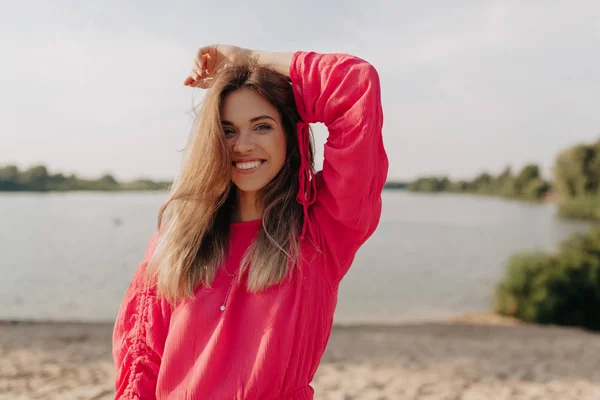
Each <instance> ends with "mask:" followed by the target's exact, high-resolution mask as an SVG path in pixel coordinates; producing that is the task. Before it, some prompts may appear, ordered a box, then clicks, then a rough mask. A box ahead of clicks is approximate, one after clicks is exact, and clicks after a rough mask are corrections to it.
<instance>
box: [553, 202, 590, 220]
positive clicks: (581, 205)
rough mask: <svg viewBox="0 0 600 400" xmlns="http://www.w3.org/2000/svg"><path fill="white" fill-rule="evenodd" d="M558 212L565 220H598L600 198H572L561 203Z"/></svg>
mask: <svg viewBox="0 0 600 400" xmlns="http://www.w3.org/2000/svg"><path fill="white" fill-rule="evenodd" d="M558 212H559V215H560V216H562V217H565V218H580V219H591V220H600V198H598V196H579V197H572V198H569V199H567V200H565V201H563V202H561V204H560V205H559V208H558Z"/></svg>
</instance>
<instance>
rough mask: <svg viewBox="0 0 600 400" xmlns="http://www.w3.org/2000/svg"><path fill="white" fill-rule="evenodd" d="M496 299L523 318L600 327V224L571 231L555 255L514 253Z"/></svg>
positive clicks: (498, 304)
mask: <svg viewBox="0 0 600 400" xmlns="http://www.w3.org/2000/svg"><path fill="white" fill-rule="evenodd" d="M494 303H495V304H494V307H495V310H496V312H497V313H499V314H502V315H508V316H512V317H516V318H519V319H522V320H525V321H530V322H536V323H541V324H556V325H567V326H580V327H584V328H588V329H594V330H600V229H594V230H593V231H591V232H590V233H588V234H575V235H573V236H572V237H571V238H569V239H567V240H565V241H564V242H562V243H561V245H560V248H559V251H558V252H557V253H556V254H545V253H539V252H538V253H523V254H517V255H515V256H513V257H512V258H511V259H510V260H509V262H508V265H507V268H506V276H505V278H504V280H503V281H502V282H500V283H499V284H498V286H497V288H496V292H495V298H494Z"/></svg>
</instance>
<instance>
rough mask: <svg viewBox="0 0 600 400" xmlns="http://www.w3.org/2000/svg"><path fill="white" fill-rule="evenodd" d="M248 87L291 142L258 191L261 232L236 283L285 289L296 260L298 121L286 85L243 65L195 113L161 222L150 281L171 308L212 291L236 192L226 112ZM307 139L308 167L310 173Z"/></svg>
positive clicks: (267, 71)
mask: <svg viewBox="0 0 600 400" xmlns="http://www.w3.org/2000/svg"><path fill="white" fill-rule="evenodd" d="M241 88H250V89H252V90H255V91H256V92H257V93H258V94H260V95H261V96H263V97H264V98H265V99H266V100H268V101H269V102H270V103H271V104H273V106H275V108H277V110H278V111H279V114H280V117H281V122H282V125H283V127H284V133H285V135H286V142H287V154H286V162H285V163H284V166H283V167H282V169H281V171H280V172H279V173H278V174H277V176H276V177H275V178H274V179H273V180H272V181H271V182H270V183H269V184H268V185H267V186H266V187H265V188H263V189H262V190H261V191H260V193H259V199H260V201H262V202H263V207H264V213H263V217H262V229H261V230H260V231H259V234H258V236H257V238H256V240H255V241H254V242H253V243H252V245H251V246H250V247H249V249H248V250H247V252H246V254H245V255H244V257H243V259H242V263H241V265H240V271H239V273H238V279H241V277H242V276H243V275H244V272H245V271H246V270H248V283H247V289H248V290H249V291H252V292H258V291H261V290H264V289H266V288H268V287H270V286H273V285H276V284H278V283H281V282H282V281H283V280H284V279H285V278H286V276H287V275H288V273H289V272H290V269H291V268H292V267H293V266H294V265H296V261H297V259H298V256H299V229H300V228H301V226H302V223H303V218H304V215H303V209H302V206H301V205H300V204H299V203H298V202H297V200H296V195H297V193H298V187H299V178H298V171H299V169H300V161H301V160H300V150H299V145H298V138H297V135H296V124H297V123H298V121H299V119H300V118H299V115H298V111H297V108H296V104H295V101H294V94H293V91H292V87H291V84H290V82H289V79H288V78H287V77H285V76H284V75H282V74H280V73H278V72H276V71H275V70H274V69H271V68H266V67H263V66H259V65H257V64H256V63H255V62H253V61H251V60H243V61H241V62H239V63H237V64H236V65H233V66H229V67H226V68H224V69H223V70H222V71H220V72H219V73H218V74H217V76H215V78H214V80H213V83H212V86H211V88H210V89H209V90H208V91H207V93H206V96H205V98H204V100H203V103H202V106H201V108H200V110H199V112H198V113H197V115H196V119H195V122H194V124H193V127H192V130H191V133H190V137H189V142H188V144H187V146H186V148H185V151H184V157H183V164H182V168H181V171H180V173H179V176H178V177H177V178H176V179H175V181H174V183H173V186H172V187H171V190H170V194H169V197H168V198H167V200H166V201H165V202H164V204H163V205H162V207H161V209H160V212H159V216H158V230H159V232H160V234H159V238H158V242H157V245H156V248H155V249H154V252H153V254H152V256H151V258H150V260H149V262H148V265H147V268H146V277H147V278H148V279H149V280H148V282H152V283H153V284H155V285H156V291H157V294H158V295H160V296H164V297H165V298H166V299H167V300H169V301H170V302H172V303H175V302H178V301H181V300H184V299H189V298H193V295H194V291H195V288H196V287H197V286H198V285H204V286H205V287H210V285H211V283H212V281H213V280H214V278H215V276H216V273H217V270H218V269H219V267H220V266H221V265H222V264H223V263H224V262H225V258H226V255H227V247H228V240H229V232H230V224H231V222H232V221H231V217H232V213H233V211H234V207H235V204H236V203H235V196H236V190H235V187H234V186H233V183H232V181H231V158H230V154H229V148H228V146H227V144H226V141H225V138H224V136H223V128H222V126H221V118H220V114H221V107H222V104H223V100H224V98H225V97H226V96H227V95H228V94H229V93H231V92H233V91H235V90H237V89H241ZM313 152H314V150H313V141H312V138H310V146H309V157H310V160H309V168H311V169H312V168H313V162H312V160H313Z"/></svg>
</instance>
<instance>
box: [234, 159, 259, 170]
mask: <svg viewBox="0 0 600 400" xmlns="http://www.w3.org/2000/svg"><path fill="white" fill-rule="evenodd" d="M265 162H266V160H252V161H242V162H234V163H232V164H233V166H234V167H235V169H236V170H238V171H240V172H251V171H254V170H255V169H257V168H258V167H260V166H261V165H263V164H264V163H265Z"/></svg>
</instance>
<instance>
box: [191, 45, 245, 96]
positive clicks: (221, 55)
mask: <svg viewBox="0 0 600 400" xmlns="http://www.w3.org/2000/svg"><path fill="white" fill-rule="evenodd" d="M251 54H252V51H251V50H248V49H244V48H241V47H237V46H230V45H224V44H218V45H217V44H213V45H210V46H204V47H201V48H200V49H199V50H198V51H197V53H196V56H195V58H194V62H193V65H192V72H191V73H190V75H189V76H188V77H187V78H185V81H184V82H183V84H184V85H185V86H191V87H199V88H202V89H208V88H209V87H210V86H211V84H212V78H213V77H214V75H215V73H216V72H218V71H219V70H221V69H222V68H223V67H224V66H226V65H228V64H233V63H235V62H236V60H238V59H240V58H241V57H248V56H250V55H251Z"/></svg>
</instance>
